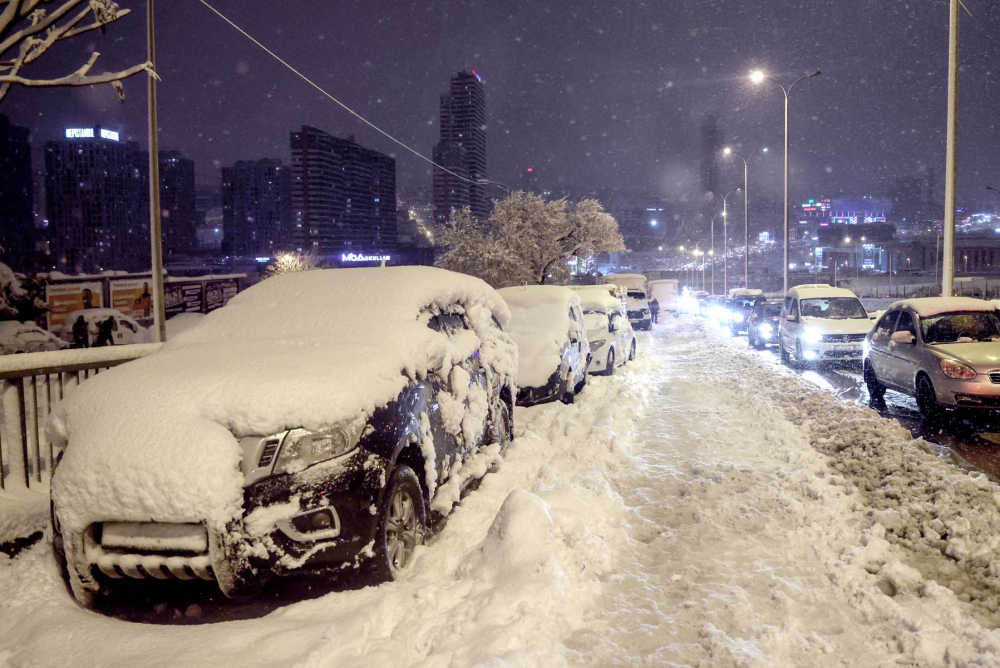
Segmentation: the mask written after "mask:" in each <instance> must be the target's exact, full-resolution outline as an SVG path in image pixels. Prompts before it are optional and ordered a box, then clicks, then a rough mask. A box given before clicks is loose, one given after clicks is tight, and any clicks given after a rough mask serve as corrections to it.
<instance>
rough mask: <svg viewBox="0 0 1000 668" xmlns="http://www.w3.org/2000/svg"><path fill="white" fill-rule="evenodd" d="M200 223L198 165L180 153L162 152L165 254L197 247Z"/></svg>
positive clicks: (161, 186) (162, 228) (161, 173)
mask: <svg viewBox="0 0 1000 668" xmlns="http://www.w3.org/2000/svg"><path fill="white" fill-rule="evenodd" d="M197 222H198V214H197V207H196V206H195V187H194V161H193V160H191V159H190V158H185V157H184V156H183V155H181V154H180V153H179V152H177V151H160V228H161V230H162V232H163V251H164V252H165V253H166V254H167V255H174V254H176V253H179V252H183V251H190V250H192V249H193V248H194V247H195V246H196V243H195V237H194V233H195V227H196V225H197Z"/></svg>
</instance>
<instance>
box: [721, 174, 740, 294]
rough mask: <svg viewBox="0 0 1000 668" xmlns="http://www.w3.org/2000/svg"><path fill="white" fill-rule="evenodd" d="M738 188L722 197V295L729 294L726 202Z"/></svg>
mask: <svg viewBox="0 0 1000 668" xmlns="http://www.w3.org/2000/svg"><path fill="white" fill-rule="evenodd" d="M739 191H740V188H737V189H735V190H730V191H729V192H727V193H726V194H725V195H723V196H722V294H724V295H728V294H729V225H728V224H727V220H728V219H727V217H726V216H727V210H726V200H727V199H729V196H730V195H732V194H733V193H738V192H739Z"/></svg>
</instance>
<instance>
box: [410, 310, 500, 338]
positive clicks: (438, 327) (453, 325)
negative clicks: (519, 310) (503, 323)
mask: <svg viewBox="0 0 1000 668" xmlns="http://www.w3.org/2000/svg"><path fill="white" fill-rule="evenodd" d="M427 326H428V327H430V328H431V329H433V330H434V331H435V332H444V333H445V334H451V333H454V332H457V331H459V330H461V329H468V326H467V325H466V324H465V319H464V318H463V317H462V316H461V314H458V313H439V314H437V315H436V316H434V317H433V318H431V319H430V321H428V323H427ZM497 326H499V323H497Z"/></svg>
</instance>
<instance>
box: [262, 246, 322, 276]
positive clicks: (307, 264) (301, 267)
mask: <svg viewBox="0 0 1000 668" xmlns="http://www.w3.org/2000/svg"><path fill="white" fill-rule="evenodd" d="M321 264H322V259H321V258H320V256H319V255H317V254H316V253H314V252H313V251H305V252H304V253H291V252H289V253H278V254H277V255H276V256H275V258H274V259H273V260H271V262H270V263H269V264H268V265H267V267H266V268H265V269H264V278H271V277H272V276H280V275H281V274H290V273H292V272H295V271H309V270H310V269H319V267H320V265H321Z"/></svg>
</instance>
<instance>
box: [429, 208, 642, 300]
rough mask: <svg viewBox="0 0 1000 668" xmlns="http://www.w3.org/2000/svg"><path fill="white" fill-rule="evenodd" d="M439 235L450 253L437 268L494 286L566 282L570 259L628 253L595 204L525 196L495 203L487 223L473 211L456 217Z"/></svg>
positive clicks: (610, 220)
mask: <svg viewBox="0 0 1000 668" xmlns="http://www.w3.org/2000/svg"><path fill="white" fill-rule="evenodd" d="M436 236H437V241H438V243H439V244H440V245H441V246H444V247H445V248H447V250H446V251H445V252H444V253H443V254H442V255H441V256H440V257H439V258H438V261H437V264H438V266H440V267H444V268H445V269H451V270H453V271H460V272H462V273H465V274H471V275H473V276H478V277H479V278H482V279H483V280H485V281H486V282H487V283H489V284H490V285H493V286H495V287H505V286H509V285H524V284H527V283H530V284H542V283H561V282H565V281H566V280H567V279H568V276H569V269H568V267H567V266H566V260H568V259H569V258H572V257H574V256H578V257H589V256H591V255H594V254H597V253H613V252H616V251H621V250H625V243H624V241H623V240H622V236H621V233H619V231H618V223H617V221H615V219H614V218H613V217H612V216H611V215H610V214H608V213H606V212H605V211H604V208H603V207H602V206H601V204H600V202H598V201H597V200H592V199H585V200H581V201H580V202H579V203H578V204H577V205H576V206H575V207H571V206H570V205H569V203H568V202H567V201H566V200H565V199H560V200H556V201H552V202H546V201H545V200H544V199H542V198H541V197H539V196H538V195H535V194H533V193H525V192H521V191H518V192H514V193H511V194H510V195H508V196H507V197H505V198H503V199H501V200H497V201H496V202H495V205H494V207H493V213H491V214H490V217H489V218H488V219H487V220H485V221H477V220H475V218H474V217H473V216H472V213H471V211H470V210H469V209H465V210H464V211H461V212H459V213H457V214H456V215H454V216H452V218H451V220H450V221H448V223H446V224H445V225H443V226H442V227H441V228H440V229H439V230H438V231H437V235H436Z"/></svg>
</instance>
